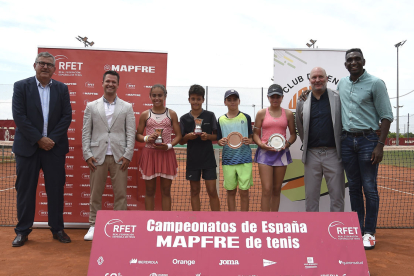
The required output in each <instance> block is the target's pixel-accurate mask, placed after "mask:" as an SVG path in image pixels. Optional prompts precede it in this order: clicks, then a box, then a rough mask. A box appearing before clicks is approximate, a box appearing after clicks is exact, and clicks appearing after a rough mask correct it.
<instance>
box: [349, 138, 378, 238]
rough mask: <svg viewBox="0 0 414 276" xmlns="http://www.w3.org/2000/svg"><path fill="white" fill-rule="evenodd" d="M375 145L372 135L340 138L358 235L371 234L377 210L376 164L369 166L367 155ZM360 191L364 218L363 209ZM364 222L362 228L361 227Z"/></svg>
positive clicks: (376, 141)
mask: <svg viewBox="0 0 414 276" xmlns="http://www.w3.org/2000/svg"><path fill="white" fill-rule="evenodd" d="M377 144H378V136H377V135H376V134H375V133H369V134H364V135H362V136H358V137H353V136H351V135H349V134H346V133H343V134H342V136H341V152H342V164H343V166H344V169H345V173H346V176H347V178H348V185H349V197H350V199H351V208H352V211H354V212H357V214H358V220H359V225H360V226H361V231H362V234H364V233H369V234H375V229H376V227H377V217H378V209H379V196H378V190H377V174H378V164H375V165H372V161H371V154H372V152H373V150H374V148H375V147H376V146H377ZM362 188H363V189H364V195H365V201H366V216H365V208H364V197H363V195H362ZM364 219H365V224H364Z"/></svg>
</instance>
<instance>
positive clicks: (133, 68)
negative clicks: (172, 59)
mask: <svg viewBox="0 0 414 276" xmlns="http://www.w3.org/2000/svg"><path fill="white" fill-rule="evenodd" d="M104 69H105V71H108V70H112V71H119V72H142V73H151V74H153V73H155V66H143V65H109V64H106V65H105V66H104Z"/></svg>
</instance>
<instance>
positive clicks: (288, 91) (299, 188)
mask: <svg viewBox="0 0 414 276" xmlns="http://www.w3.org/2000/svg"><path fill="white" fill-rule="evenodd" d="M273 50H274V56H273V69H274V74H273V82H274V83H277V84H279V85H280V86H282V87H283V91H284V98H283V101H282V107H283V108H286V109H289V110H291V111H293V112H296V101H297V100H298V97H299V95H301V94H302V92H303V91H305V90H307V89H309V90H310V89H311V86H310V82H309V75H310V71H311V70H312V68H314V67H322V68H324V69H325V70H326V74H327V76H328V88H331V89H333V90H336V86H337V85H338V83H339V80H340V79H341V78H343V77H345V76H347V75H349V73H348V71H347V70H346V69H345V65H344V62H345V52H346V50H330V49H323V50H322V49H313V48H312V49H309V48H307V49H288V48H275V49H273ZM295 116H296V114H295ZM287 138H288V139H289V133H287ZM290 152H291V154H292V160H293V163H292V164H290V165H289V166H288V167H287V171H286V175H285V180H284V183H283V186H282V196H281V197H280V209H279V210H280V211H305V186H304V185H305V182H304V178H303V176H304V166H303V163H302V160H301V159H302V141H301V140H300V138H299V136H298V137H297V140H296V142H295V143H294V144H293V145H292V147H291V148H290ZM345 180H346V179H345ZM345 182H348V181H347V180H346V181H345ZM346 186H348V185H346ZM329 206H330V199H329V194H328V187H327V186H326V181H325V178H323V180H322V186H321V198H320V205H319V210H320V211H327V212H328V211H329ZM345 211H351V204H350V201H349V192H348V188H346V190H345Z"/></svg>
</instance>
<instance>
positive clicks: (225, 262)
mask: <svg viewBox="0 0 414 276" xmlns="http://www.w3.org/2000/svg"><path fill="white" fill-rule="evenodd" d="M219 265H239V261H238V260H220V262H219Z"/></svg>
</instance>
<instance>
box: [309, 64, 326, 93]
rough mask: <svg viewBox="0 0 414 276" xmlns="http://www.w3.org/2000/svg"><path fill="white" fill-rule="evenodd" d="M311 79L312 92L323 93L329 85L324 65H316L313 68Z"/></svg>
mask: <svg viewBox="0 0 414 276" xmlns="http://www.w3.org/2000/svg"><path fill="white" fill-rule="evenodd" d="M309 81H310V84H311V87H312V92H313V93H316V94H320V95H322V94H323V93H324V92H325V90H326V87H327V82H328V78H327V77H326V71H325V69H323V68H322V67H315V68H313V69H312V70H311V72H310V76H309Z"/></svg>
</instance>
